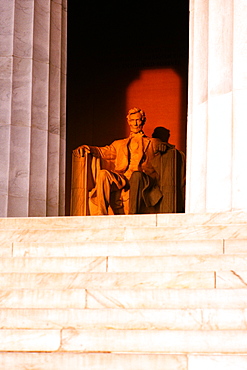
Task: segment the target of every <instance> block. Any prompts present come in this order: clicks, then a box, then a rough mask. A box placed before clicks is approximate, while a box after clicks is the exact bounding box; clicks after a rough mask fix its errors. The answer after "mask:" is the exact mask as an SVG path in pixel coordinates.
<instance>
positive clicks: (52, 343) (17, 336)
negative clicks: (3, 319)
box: [0, 329, 60, 352]
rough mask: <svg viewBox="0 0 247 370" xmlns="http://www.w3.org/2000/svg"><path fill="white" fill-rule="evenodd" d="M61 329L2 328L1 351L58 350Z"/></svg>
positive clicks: (0, 333) (0, 335)
mask: <svg viewBox="0 0 247 370" xmlns="http://www.w3.org/2000/svg"><path fill="white" fill-rule="evenodd" d="M59 346H60V332H59V330H4V329H1V330H0V351H39V352H42V351H57V350H58V349H59Z"/></svg>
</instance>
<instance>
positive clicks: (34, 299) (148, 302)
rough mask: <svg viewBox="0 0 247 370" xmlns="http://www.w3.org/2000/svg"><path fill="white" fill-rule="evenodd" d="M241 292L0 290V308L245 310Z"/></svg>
mask: <svg viewBox="0 0 247 370" xmlns="http://www.w3.org/2000/svg"><path fill="white" fill-rule="evenodd" d="M246 307H247V294H246V291H245V290H244V289H131V290H130V289H121V290H120V289H116V288H115V289H109V290H88V289H64V290H63V289H35V288H33V289H13V288H11V289H4V290H3V289H1V290H0V308H1V309H6V308H11V309H14V308H17V309H23V308H24V309H34V308H35V309H65V308H68V309H72V308H74V309H84V308H87V309H103V308H104V309H105V308H115V309H119V308H121V309H185V310H187V309H198V308H203V309H212V308H213V309H241V310H242V309H245V308H246Z"/></svg>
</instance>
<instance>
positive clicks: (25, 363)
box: [0, 353, 242, 370]
mask: <svg viewBox="0 0 247 370" xmlns="http://www.w3.org/2000/svg"><path fill="white" fill-rule="evenodd" d="M0 363H1V364H3V366H4V370H13V369H15V370H26V369H31V368H33V369H36V368H37V369H39V370H68V369H73V370H77V369H83V370H126V369H131V370H132V369H135V370H150V369H155V370H171V369H172V370H187V358H186V356H185V355H176V354H174V355H162V354H152V355H148V354H112V353H87V354H83V353H52V354H51V353H0ZM241 370H242V369H241Z"/></svg>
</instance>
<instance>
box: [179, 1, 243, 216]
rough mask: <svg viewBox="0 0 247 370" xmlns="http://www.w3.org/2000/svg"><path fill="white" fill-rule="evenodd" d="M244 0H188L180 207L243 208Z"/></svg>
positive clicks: (192, 209) (194, 209)
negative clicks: (186, 98) (182, 203)
mask: <svg viewBox="0 0 247 370" xmlns="http://www.w3.org/2000/svg"><path fill="white" fill-rule="evenodd" d="M246 19H247V3H246V1H245V0H191V1H190V58H189V102H188V134H187V182H186V212H200V213H201V212H224V211H232V210H247V191H246V189H247V173H246V169H245V161H246V157H247V149H246V136H247V135H246V134H247V124H246V122H247V110H246V101H247V68H246V65H247V22H246Z"/></svg>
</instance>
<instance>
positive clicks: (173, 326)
mask: <svg viewBox="0 0 247 370" xmlns="http://www.w3.org/2000/svg"><path fill="white" fill-rule="evenodd" d="M246 315H247V308H242V309H234V308H229V309H222V308H218V309H215V308H205V309H204V308H197V309H119V308H117V309H104V308H103V309H88V308H87V309H61V308H57V309H40V308H36V309H35V308H33V309H30V308H29V309H27V308H25V309H20V308H16V309H14V308H11V309H10V308H2V309H1V310H0V323H1V324H0V329H47V330H48V329H66V328H74V329H77V330H79V329H86V330H104V329H107V330H108V329H114V330H247V322H246Z"/></svg>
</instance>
